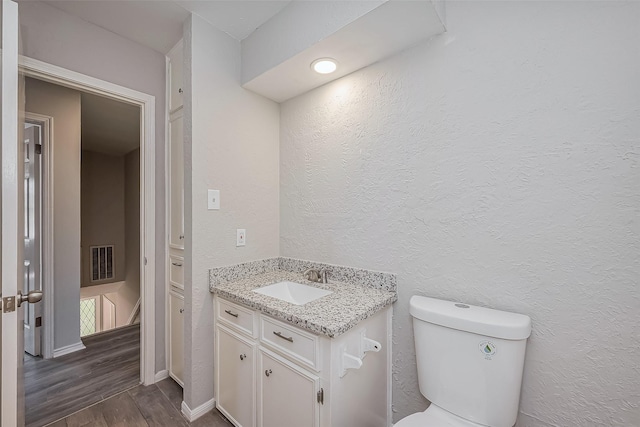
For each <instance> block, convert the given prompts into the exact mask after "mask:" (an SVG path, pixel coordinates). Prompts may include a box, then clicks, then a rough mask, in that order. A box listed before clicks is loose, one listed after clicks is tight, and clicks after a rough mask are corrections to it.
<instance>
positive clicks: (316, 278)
mask: <svg viewBox="0 0 640 427" xmlns="http://www.w3.org/2000/svg"><path fill="white" fill-rule="evenodd" d="M327 273H328V272H327V270H326V269H324V268H323V269H322V270H320V271H318V270H315V269H313V268H310V269H308V270H307V271H305V272H304V273H302V275H303V276H304V278H305V279H307V280H309V281H310V282H316V283H327Z"/></svg>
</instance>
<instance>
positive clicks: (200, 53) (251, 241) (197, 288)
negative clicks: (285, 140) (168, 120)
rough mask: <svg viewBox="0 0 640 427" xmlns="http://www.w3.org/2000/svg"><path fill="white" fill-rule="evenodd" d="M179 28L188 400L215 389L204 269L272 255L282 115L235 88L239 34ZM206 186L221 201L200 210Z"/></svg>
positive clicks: (202, 26) (192, 24) (195, 23)
mask: <svg viewBox="0 0 640 427" xmlns="http://www.w3.org/2000/svg"><path fill="white" fill-rule="evenodd" d="M185 27H186V28H185V37H184V41H185V46H184V52H185V63H186V64H185V74H184V75H185V83H186V84H185V87H186V90H185V98H184V99H185V123H184V125H185V126H184V129H185V130H184V132H185V151H184V153H185V157H184V158H185V181H184V182H185V197H184V199H185V348H186V353H185V383H186V384H187V386H186V387H185V393H184V399H185V402H187V404H188V405H189V407H190V408H191V409H195V408H196V407H198V406H199V405H201V404H203V403H205V402H207V401H208V400H210V399H211V398H213V363H212V360H213V359H212V354H213V298H212V297H211V293H210V292H209V283H208V270H209V268H212V267H220V266H225V265H230V264H238V263H241V262H246V261H253V260H257V259H263V258H272V257H276V256H278V251H279V239H278V236H279V215H278V211H279V198H278V191H279V186H278V176H279V175H278V170H279V169H278V141H279V121H280V119H279V117H280V116H279V107H278V104H276V103H275V102H273V101H270V100H268V99H266V98H263V97H261V96H259V95H256V94H254V93H252V92H249V91H247V90H245V89H242V87H240V84H239V79H240V42H239V41H237V40H235V39H233V38H231V37H230V36H229V35H227V34H225V33H223V32H221V31H219V30H217V29H215V28H214V27H212V26H211V25H210V24H209V23H207V22H206V21H204V20H203V19H202V18H200V17H198V16H197V15H192V16H191V19H190V20H189V21H188V22H187V24H186V25H185ZM207 189H219V190H220V210H216V211H209V210H207ZM237 228H244V229H246V230H247V238H246V246H244V247H240V248H237V247H236V229H237Z"/></svg>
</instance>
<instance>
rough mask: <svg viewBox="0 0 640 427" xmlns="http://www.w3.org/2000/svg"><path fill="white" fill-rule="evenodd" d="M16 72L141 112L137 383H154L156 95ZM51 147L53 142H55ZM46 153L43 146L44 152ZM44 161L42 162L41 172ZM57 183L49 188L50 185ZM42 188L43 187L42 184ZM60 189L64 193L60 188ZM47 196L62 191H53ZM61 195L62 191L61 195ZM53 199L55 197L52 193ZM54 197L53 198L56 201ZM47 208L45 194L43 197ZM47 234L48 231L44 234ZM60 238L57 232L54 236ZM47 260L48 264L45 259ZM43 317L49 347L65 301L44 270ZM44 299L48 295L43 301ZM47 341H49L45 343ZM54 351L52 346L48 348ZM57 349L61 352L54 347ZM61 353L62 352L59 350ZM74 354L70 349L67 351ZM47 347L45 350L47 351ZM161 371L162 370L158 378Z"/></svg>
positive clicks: (31, 65) (47, 69) (27, 65)
mask: <svg viewBox="0 0 640 427" xmlns="http://www.w3.org/2000/svg"><path fill="white" fill-rule="evenodd" d="M19 69H20V72H21V73H22V74H24V75H25V76H26V77H31V78H35V79H38V80H42V81H45V82H49V83H54V84H57V85H60V86H63V87H67V88H72V89H76V90H80V91H83V92H86V93H90V94H94V95H99V96H105V97H108V98H111V99H114V100H118V101H121V102H125V103H128V104H131V105H135V106H137V107H139V109H140V129H139V130H140V282H141V283H140V299H141V306H142V309H141V311H140V315H139V316H140V381H141V382H142V383H143V384H145V385H150V384H153V383H154V382H155V377H156V367H155V350H156V348H155V304H154V301H155V294H156V291H155V271H156V256H155V240H156V230H155V228H156V226H155V167H154V165H155V162H156V161H155V156H156V149H155V97H154V96H151V95H148V94H145V93H142V92H138V91H135V90H132V89H128V88H126V87H123V86H120V85H117V84H113V83H109V82H106V81H103V80H100V79H96V78H93V77H90V76H87V75H84V74H81V73H77V72H74V71H70V70H68V69H65V68H62V67H58V66H55V65H51V64H48V63H45V62H42V61H38V60H35V59H31V58H27V57H20V60H19ZM54 145H55V143H54ZM45 151H46V148H45ZM46 166H47V162H46V161H45V168H46ZM54 184H55V182H49V184H48V185H50V186H52V187H53V186H54ZM45 185H46V184H45ZM61 191H62V190H61ZM50 193H56V194H55V195H57V194H58V193H60V192H57V191H55V192H54V191H51V192H50ZM62 193H63V194H64V191H62ZM51 195H52V196H54V195H53V194H51ZM56 199H57V198H56ZM44 200H45V206H44V208H45V209H46V201H47V200H48V199H47V195H46V194H45V198H44ZM51 219H52V218H51V215H46V216H45V218H44V220H45V221H44V223H43V227H47V226H48V228H49V230H53V229H55V226H54V225H51V224H49V225H47V223H48V222H49V221H51ZM43 234H44V235H45V236H46V235H47V230H44V233H43ZM57 234H60V233H57ZM43 246H44V250H43V263H45V265H46V263H47V262H49V263H53V253H52V252H53V251H52V250H51V247H49V246H50V245H48V244H47V239H46V238H45V239H44V240H43ZM47 260H49V261H47ZM43 273H44V274H43V289H44V293H45V299H44V310H43V312H44V317H43V325H42V328H43V330H44V331H43V332H44V335H45V343H49V345H52V344H51V343H53V341H54V338H55V337H54V336H55V335H57V332H58V331H59V330H60V329H62V328H60V327H59V326H56V318H55V316H54V315H53V314H54V300H55V299H56V298H64V295H59V294H57V293H56V292H55V285H56V284H57V281H56V280H54V278H53V277H52V275H51V274H49V273H50V272H48V271H47V269H46V268H45V269H44V272H43ZM46 295H49V297H48V298H47V296H46ZM47 338H48V339H47ZM50 350H51V351H52V352H53V348H52V349H50ZM57 350H60V349H57ZM62 350H64V349H62ZM71 350H73V349H71ZM46 351H47V349H46V346H45V348H43V352H44V353H46ZM163 369H164V367H161V368H160V373H159V375H162V371H163Z"/></svg>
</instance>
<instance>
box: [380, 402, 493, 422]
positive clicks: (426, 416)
mask: <svg viewBox="0 0 640 427" xmlns="http://www.w3.org/2000/svg"><path fill="white" fill-rule="evenodd" d="M393 427H485V426H483V425H482V424H476V423H474V422H471V421H469V420H465V419H464V418H460V417H458V416H457V415H454V414H452V413H451V412H447V411H445V410H444V409H442V408H441V407H439V406H437V405H434V404H433V403H432V404H431V406H429V408H427V410H426V411H424V412H416V413H415V414H411V415H409V416H408V417H405V418H403V419H401V420H400V421H398V422H397V423H396V424H394V425H393Z"/></svg>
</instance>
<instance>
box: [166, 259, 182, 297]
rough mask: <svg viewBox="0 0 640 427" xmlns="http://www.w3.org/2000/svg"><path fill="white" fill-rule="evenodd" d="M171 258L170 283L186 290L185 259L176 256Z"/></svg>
mask: <svg viewBox="0 0 640 427" xmlns="http://www.w3.org/2000/svg"><path fill="white" fill-rule="evenodd" d="M169 258H170V259H169V261H170V265H169V281H170V282H171V284H172V285H173V286H175V287H177V288H180V289H184V258H182V257H179V256H175V255H171V256H170V257H169Z"/></svg>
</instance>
